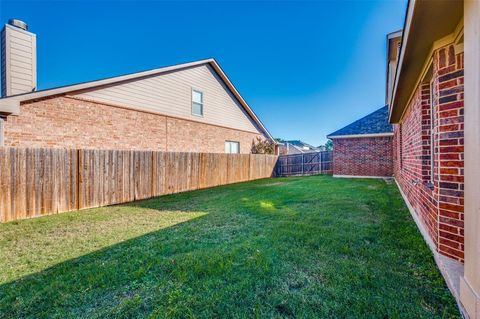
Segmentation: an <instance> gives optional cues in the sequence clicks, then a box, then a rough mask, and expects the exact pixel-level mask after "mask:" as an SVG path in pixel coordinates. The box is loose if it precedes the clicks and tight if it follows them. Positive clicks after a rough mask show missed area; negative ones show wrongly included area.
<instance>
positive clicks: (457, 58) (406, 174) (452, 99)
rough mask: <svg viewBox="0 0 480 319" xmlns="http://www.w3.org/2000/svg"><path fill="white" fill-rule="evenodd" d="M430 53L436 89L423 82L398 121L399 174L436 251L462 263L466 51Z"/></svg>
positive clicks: (396, 165) (448, 48) (448, 49)
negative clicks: (464, 74) (431, 102)
mask: <svg viewBox="0 0 480 319" xmlns="http://www.w3.org/2000/svg"><path fill="white" fill-rule="evenodd" d="M432 58H433V64H432V67H433V69H432V70H433V75H432V83H433V85H432V89H433V92H430V90H431V88H430V83H422V84H420V85H419V87H418V88H417V89H416V91H415V92H414V95H413V98H412V100H411V101H410V104H409V105H408V107H407V110H406V112H405V114H404V116H403V119H402V122H401V124H399V125H395V126H394V147H395V150H394V154H395V156H394V170H395V177H396V180H397V181H398V183H399V185H400V187H401V188H402V191H403V192H404V193H405V195H406V197H407V200H408V201H409V202H410V204H411V206H412V207H413V208H414V210H415V212H416V213H417V214H418V216H419V218H420V220H421V222H422V223H423V224H424V226H425V228H426V229H427V231H428V233H429V235H430V237H431V239H432V241H433V242H434V244H435V245H436V248H437V250H438V251H439V252H440V253H441V254H443V255H445V256H448V257H451V258H454V259H457V260H459V261H462V262H463V260H464V237H463V236H464V232H463V189H464V185H463V180H464V176H463V174H464V172H463V158H464V157H463V151H464V149H463V142H464V141H463V130H464V126H463V125H464V124H463V123H464V114H463V53H456V52H455V47H454V46H453V45H448V46H446V47H442V48H440V49H438V50H436V51H435V52H434V53H433V57H432ZM430 93H432V94H433V99H432V100H433V107H431V105H430ZM431 110H433V114H430V112H431ZM431 119H433V126H431V123H430V121H431ZM431 127H433V132H431ZM432 135H433V139H432ZM432 140H433V154H432V152H431V150H432V145H431V144H430V143H432ZM432 155H433V156H432ZM431 160H433V163H434V164H433V172H431ZM432 174H433V183H432Z"/></svg>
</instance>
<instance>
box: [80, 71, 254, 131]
mask: <svg viewBox="0 0 480 319" xmlns="http://www.w3.org/2000/svg"><path fill="white" fill-rule="evenodd" d="M192 90H197V91H200V92H202V93H203V117H199V116H195V115H192ZM74 96H75V97H77V98H82V99H86V100H90V101H96V102H102V103H106V104H112V105H119V106H125V107H131V108H134V109H138V110H144V111H148V112H154V113H159V114H165V115H170V116H174V117H178V118H184V119H190V120H194V121H199V122H204V123H209V124H214V125H220V126H225V127H229V128H235V129H240V130H245V131H249V132H255V133H257V132H259V130H258V129H257V127H256V125H255V124H254V122H253V121H252V120H251V119H250V117H249V116H248V115H247V114H246V112H245V111H244V109H243V107H242V106H241V105H240V103H239V102H238V101H237V100H236V99H235V97H234V96H233V95H232V94H231V92H230V91H229V89H228V88H227V87H226V86H225V84H224V83H223V81H222V80H221V79H220V78H219V77H218V75H217V74H216V72H215V71H214V70H213V69H212V68H211V67H210V66H209V65H208V64H204V65H199V66H195V67H191V68H186V69H182V70H178V71H174V72H167V73H163V74H159V75H156V76H152V77H148V78H143V79H138V80H131V81H128V82H125V83H121V84H116V85H112V86H109V87H103V88H98V89H93V90H90V91H87V92H82V93H79V94H75V95H74Z"/></svg>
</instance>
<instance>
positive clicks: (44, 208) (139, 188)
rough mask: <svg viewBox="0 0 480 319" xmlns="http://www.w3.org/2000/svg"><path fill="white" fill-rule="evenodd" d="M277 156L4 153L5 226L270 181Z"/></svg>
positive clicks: (1, 205) (1, 195) (1, 211)
mask: <svg viewBox="0 0 480 319" xmlns="http://www.w3.org/2000/svg"><path fill="white" fill-rule="evenodd" d="M276 162H277V156H275V155H254V154H213V153H174V152H156V151H121V150H83V149H80V150H69V149H47V148H0V222H6V221H12V220H17V219H24V218H31V217H36V216H42V215H47V214H53V213H60V212H67V211H72V210H77V209H84V208H91V207H100V206H105V205H112V204H120V203H125V202H131V201H134V200H139V199H145V198H150V197H154V196H160V195H165V194H173V193H178V192H184V191H189V190H195V189H201V188H207V187H213V186H218V185H225V184H231V183H237V182H244V181H249V180H255V179H260V178H267V177H271V176H272V174H273V172H274V168H275V164H276Z"/></svg>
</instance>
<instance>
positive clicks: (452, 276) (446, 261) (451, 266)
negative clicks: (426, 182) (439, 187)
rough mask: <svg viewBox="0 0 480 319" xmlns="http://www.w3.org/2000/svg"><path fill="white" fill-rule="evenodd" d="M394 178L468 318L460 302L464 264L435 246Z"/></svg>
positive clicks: (463, 313)
mask: <svg viewBox="0 0 480 319" xmlns="http://www.w3.org/2000/svg"><path fill="white" fill-rule="evenodd" d="M394 180H395V184H396V185H397V188H398V190H399V191H400V194H401V195H402V198H403V201H404V202H405V204H406V205H407V208H408V211H409V212H410V215H411V216H412V218H413V220H414V221H415V224H416V225H417V228H418V230H419V231H420V233H421V234H422V237H423V239H424V240H425V242H426V243H427V245H428V248H430V251H431V252H432V254H433V259H434V260H435V263H436V264H437V267H438V269H439V270H440V273H441V274H442V276H443V278H444V279H445V282H446V283H447V286H448V289H450V291H451V292H452V295H453V297H454V298H455V301H456V302H457V307H458V309H459V310H460V312H461V313H462V315H463V317H464V318H468V315H466V311H465V309H464V308H463V306H462V303H461V302H460V278H462V277H463V264H462V263H461V262H459V261H456V260H455V259H452V258H449V257H446V256H443V255H441V254H440V253H439V252H438V251H437V248H436V247H435V244H434V243H433V241H432V239H431V238H430V236H429V235H428V232H427V230H426V229H425V227H424V226H423V224H422V222H421V221H420V219H419V218H418V215H417V213H416V212H415V209H414V208H413V207H412V205H410V202H409V201H408V199H407V196H406V195H405V193H404V192H403V190H402V188H401V187H400V185H399V184H398V181H397V180H396V179H395V178H394Z"/></svg>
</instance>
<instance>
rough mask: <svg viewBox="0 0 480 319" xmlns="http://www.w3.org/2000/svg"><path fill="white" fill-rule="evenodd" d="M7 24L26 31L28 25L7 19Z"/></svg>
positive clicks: (20, 21)
mask: <svg viewBox="0 0 480 319" xmlns="http://www.w3.org/2000/svg"><path fill="white" fill-rule="evenodd" d="M8 24H9V25H11V26H14V27H17V28H20V29H22V30H25V31H28V25H27V24H26V23H25V22H23V21H22V20H18V19H9V20H8Z"/></svg>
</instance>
